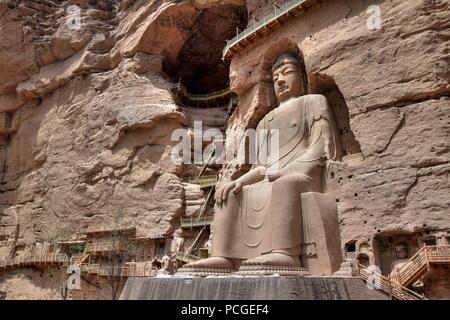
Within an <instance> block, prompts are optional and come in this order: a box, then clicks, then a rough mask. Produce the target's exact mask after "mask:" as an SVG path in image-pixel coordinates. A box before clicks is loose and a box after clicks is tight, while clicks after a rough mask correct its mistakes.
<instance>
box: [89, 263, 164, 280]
mask: <svg viewBox="0 0 450 320" xmlns="http://www.w3.org/2000/svg"><path fill="white" fill-rule="evenodd" d="M80 270H81V272H82V273H87V274H92V275H97V276H99V277H156V275H157V273H158V271H157V270H156V269H155V268H153V267H152V266H151V264H150V263H146V264H139V263H137V264H136V265H130V264H124V265H123V264H120V265H116V266H114V265H107V264H99V263H90V264H81V265H80Z"/></svg>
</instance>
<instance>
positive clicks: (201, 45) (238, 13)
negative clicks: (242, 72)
mask: <svg viewBox="0 0 450 320" xmlns="http://www.w3.org/2000/svg"><path fill="white" fill-rule="evenodd" d="M246 25H247V9H246V7H245V6H237V5H221V6H214V7H211V8H208V9H205V10H203V11H202V12H201V13H200V15H199V16H198V18H197V20H196V22H195V23H194V25H193V26H192V28H191V37H190V38H189V39H188V40H187V41H186V42H185V44H184V46H183V48H182V49H181V50H180V53H179V55H178V57H177V61H176V63H175V65H172V66H170V65H167V64H166V65H164V71H165V72H166V73H167V74H168V75H169V76H170V77H171V78H172V80H173V81H174V82H181V84H182V85H183V86H184V87H185V88H186V89H187V90H188V91H189V93H192V94H205V93H211V92H214V91H220V90H223V89H225V88H228V87H229V85H230V84H229V70H230V62H229V61H223V60H222V54H223V49H224V47H225V45H226V42H227V40H229V39H231V38H233V37H234V36H236V30H237V28H239V29H240V30H242V29H244V28H245V27H246Z"/></svg>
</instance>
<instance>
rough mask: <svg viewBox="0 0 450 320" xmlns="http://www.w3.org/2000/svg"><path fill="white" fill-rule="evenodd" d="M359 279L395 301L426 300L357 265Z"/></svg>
mask: <svg viewBox="0 0 450 320" xmlns="http://www.w3.org/2000/svg"><path fill="white" fill-rule="evenodd" d="M357 270H358V275H359V277H360V278H361V279H362V280H364V281H365V282H367V283H370V284H371V285H372V286H374V288H375V289H378V290H382V291H384V292H385V293H387V294H389V296H390V297H391V298H395V299H397V300H428V299H427V298H425V297H424V296H422V295H420V294H418V293H416V292H414V291H412V290H410V289H408V288H406V287H404V286H402V285H401V284H399V283H396V282H394V281H391V279H390V278H388V277H385V276H383V275H381V274H379V273H377V272H375V271H373V270H370V269H368V268H366V267H365V266H363V265H360V264H358V267H357Z"/></svg>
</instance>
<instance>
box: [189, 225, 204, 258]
mask: <svg viewBox="0 0 450 320" xmlns="http://www.w3.org/2000/svg"><path fill="white" fill-rule="evenodd" d="M205 230H206V228H205V227H203V228H202V229H201V230H200V231H199V232H198V233H197V235H196V236H195V239H194V241H193V242H192V244H191V246H190V247H189V248H188V249H187V251H186V253H187V254H189V255H193V254H194V252H195V251H196V250H197V248H198V246H199V244H200V239H201V237H202V235H203V232H205Z"/></svg>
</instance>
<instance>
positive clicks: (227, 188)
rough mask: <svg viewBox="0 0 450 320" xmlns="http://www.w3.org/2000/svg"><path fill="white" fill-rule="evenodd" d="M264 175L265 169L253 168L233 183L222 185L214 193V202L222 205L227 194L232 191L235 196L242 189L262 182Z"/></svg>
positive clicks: (261, 167)
mask: <svg viewBox="0 0 450 320" xmlns="http://www.w3.org/2000/svg"><path fill="white" fill-rule="evenodd" d="M265 175H266V168H265V167H263V166H259V167H256V168H253V169H252V170H250V171H249V172H247V173H246V174H244V175H243V176H242V177H240V178H239V179H237V180H235V181H231V182H228V183H226V184H224V185H223V186H222V187H220V188H219V189H218V190H217V191H216V195H215V200H216V201H217V202H218V203H222V201H226V200H227V198H228V194H229V193H230V192H231V191H233V192H234V193H235V194H236V193H239V192H241V190H242V187H244V186H247V185H250V184H254V183H258V182H260V181H262V180H264V178H265Z"/></svg>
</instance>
